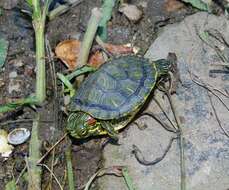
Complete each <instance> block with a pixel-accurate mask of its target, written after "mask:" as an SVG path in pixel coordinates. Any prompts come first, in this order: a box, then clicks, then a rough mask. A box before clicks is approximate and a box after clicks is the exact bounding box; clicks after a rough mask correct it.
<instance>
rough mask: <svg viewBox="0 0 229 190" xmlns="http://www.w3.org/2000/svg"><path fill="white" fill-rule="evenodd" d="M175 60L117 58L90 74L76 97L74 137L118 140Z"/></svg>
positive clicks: (72, 108)
mask: <svg viewBox="0 0 229 190" xmlns="http://www.w3.org/2000/svg"><path fill="white" fill-rule="evenodd" d="M170 68H171V61H169V60H166V59H160V60H157V61H150V60H148V59H145V58H142V57H137V56H123V57H119V58H114V59H112V60H111V61H108V62H107V63H105V64H104V65H102V66H101V67H100V68H99V69H98V70H97V71H96V72H94V73H92V74H90V75H89V76H88V77H87V78H86V79H85V81H83V82H82V84H81V86H80V87H79V89H78V90H77V93H76V95H75V96H74V97H73V99H72V102H71V105H70V111H72V113H71V114H70V116H69V118H68V124H67V130H68V131H69V133H70V134H71V136H73V137H75V138H77V139H82V138H87V137H89V136H97V135H103V134H109V135H110V136H111V137H113V138H114V137H116V134H117V131H118V130H119V129H121V128H123V127H125V126H126V125H127V124H128V123H129V122H130V121H131V119H133V117H134V116H135V115H136V113H137V112H138V111H139V109H140V108H141V107H142V105H143V104H144V102H145V101H146V99H147V98H148V96H149V95H150V93H151V92H152V90H153V88H154V87H155V84H156V82H157V81H158V79H159V78H160V77H161V76H162V75H165V74H167V73H168V71H169V70H170Z"/></svg>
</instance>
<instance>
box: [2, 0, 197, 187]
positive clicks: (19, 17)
mask: <svg viewBox="0 0 229 190" xmlns="http://www.w3.org/2000/svg"><path fill="white" fill-rule="evenodd" d="M129 2H130V3H132V4H135V5H138V6H139V7H140V9H142V10H143V13H144V14H143V17H142V19H141V20H140V21H139V22H137V23H133V22H131V21H129V20H128V19H127V18H126V17H125V16H124V15H123V14H121V13H120V12H118V7H116V8H115V9H114V11H113V16H112V20H111V22H110V23H109V28H108V31H109V38H108V41H109V42H111V43H114V42H115V44H126V43H132V44H133V45H134V46H137V47H139V48H140V54H142V55H143V54H144V53H145V52H146V50H147V49H148V47H149V46H150V44H152V42H153V41H154V39H155V38H156V37H157V34H158V33H159V32H160V29H161V28H162V27H163V26H165V25H167V24H170V23H174V22H179V21H181V20H182V19H183V18H184V17H185V16H187V15H189V14H192V13H193V12H194V11H193V9H192V8H190V7H189V6H187V5H184V6H183V7H182V8H180V9H179V10H175V11H171V12H169V11H166V8H165V6H166V3H167V1H166V0H161V1H158V0H145V1H141V0H133V1H129ZM100 6H101V1H99V0H95V1H91V0H84V1H82V2H81V3H80V4H79V5H77V6H75V7H72V8H71V9H70V10H69V11H68V12H66V13H65V14H63V15H61V16H59V17H57V18H55V19H54V20H52V21H50V22H47V28H46V34H47V38H48V40H49V42H50V44H51V47H52V49H54V48H55V46H56V45H57V44H58V43H59V42H61V41H63V40H66V39H72V38H80V39H82V37H83V34H84V31H85V28H86V27H87V21H88V19H89V16H90V10H91V9H92V8H93V7H100ZM24 8H25V4H24V1H18V2H17V4H15V5H14V6H13V7H10V9H3V10H2V16H0V26H1V27H0V36H4V37H5V38H6V39H8V40H9V42H10V46H9V51H8V56H7V59H6V63H5V67H4V70H3V71H2V72H1V73H0V81H3V83H4V84H3V85H1V86H0V97H1V98H0V104H3V103H5V102H9V101H12V100H14V99H18V98H23V97H26V96H28V95H31V94H32V93H34V91H35V76H36V73H35V68H36V66H35V46H34V31H33V27H32V24H31V19H30V16H29V15H26V14H25V13H23V12H22V11H21V10H22V9H24ZM55 67H56V71H58V72H65V71H66V68H65V66H64V65H63V64H62V63H61V61H59V60H55ZM12 72H16V73H17V74H16V76H14V77H12V75H11V74H10V73H12ZM61 107H63V94H62V91H61V84H60V83H59V82H58V91H57V95H56V96H55V90H54V87H53V86H52V77H51V73H50V69H49V66H48V65H47V100H46V101H45V103H44V106H43V107H42V108H40V109H42V116H41V120H42V125H41V126H40V139H41V140H42V142H43V147H42V154H44V153H45V152H46V151H47V149H48V148H49V147H50V146H51V145H53V144H54V143H55V142H56V141H57V140H58V139H60V138H61V136H62V135H63V134H64V132H65V130H64V126H65V121H66V115H65V114H64V112H62V111H61ZM35 112H36V111H35V110H34V108H31V107H26V108H23V109H19V110H15V111H14V112H12V113H7V114H4V115H0V122H1V125H0V128H4V129H6V130H7V131H10V130H12V129H14V128H17V127H26V128H28V129H31V127H32V123H31V122H21V123H19V122H15V123H10V124H7V123H6V124H4V123H5V122H8V121H15V120H19V119H20V120H21V119H33V118H34V116H35ZM3 124H4V125H3ZM101 139H102V138H98V139H91V140H90V141H87V142H81V143H78V142H75V141H74V140H73V139H67V140H65V141H63V142H62V143H60V144H59V145H58V146H57V147H56V149H55V152H54V156H53V157H52V156H51V155H50V156H49V157H47V158H46V159H45V161H44V162H45V163H46V164H47V165H49V166H50V163H51V161H52V159H53V160H54V163H55V164H54V173H55V175H56V176H57V178H58V179H59V180H60V183H61V184H66V183H67V180H66V162H65V150H66V148H67V146H68V145H69V144H70V142H72V143H73V145H72V149H73V151H72V154H73V155H72V159H73V166H74V173H75V178H76V179H75V181H76V187H77V189H80V187H82V185H83V184H85V183H86V182H87V181H88V179H89V177H90V176H91V175H93V174H94V173H95V172H96V171H97V170H98V168H99V167H101V166H102V161H103V159H102V150H101V145H100V144H101ZM25 156H28V143H25V144H23V145H20V146H17V147H15V149H14V152H13V154H12V156H11V157H10V158H9V159H8V160H6V161H4V160H3V159H2V158H1V160H0V189H4V185H5V183H6V182H8V181H9V180H10V179H12V178H13V176H14V177H15V178H16V179H17V177H18V175H19V174H20V172H21V171H22V169H23V168H24V166H25V162H24V157H25ZM49 179H50V174H49V173H48V172H46V171H44V172H43V177H42V184H43V189H45V187H47V185H48V182H49ZM20 186H21V189H26V186H25V182H23V180H21V182H20ZM65 188H66V189H67V185H65ZM53 189H58V186H57V184H56V182H54V181H53ZM95 189H96V187H95Z"/></svg>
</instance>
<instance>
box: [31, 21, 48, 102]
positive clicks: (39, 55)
mask: <svg viewBox="0 0 229 190" xmlns="http://www.w3.org/2000/svg"><path fill="white" fill-rule="evenodd" d="M33 23H34V30H35V40H36V65H37V73H36V98H37V102H38V103H39V104H41V103H42V102H44V100H45V97H46V80H45V78H46V76H45V75H46V72H45V59H44V58H45V42H44V22H43V20H42V19H41V18H39V19H37V20H34V22H33Z"/></svg>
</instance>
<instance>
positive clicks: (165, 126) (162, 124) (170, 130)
mask: <svg viewBox="0 0 229 190" xmlns="http://www.w3.org/2000/svg"><path fill="white" fill-rule="evenodd" d="M144 115H147V116H150V117H152V118H153V119H155V120H156V121H157V122H158V123H159V124H160V125H161V126H162V127H163V128H164V129H165V130H167V131H169V132H172V133H177V131H176V130H174V129H172V128H171V127H169V126H168V125H167V124H166V123H164V122H163V121H162V120H161V119H160V118H158V117H157V116H156V115H154V114H153V113H150V112H143V113H142V114H140V115H139V117H141V116H144Z"/></svg>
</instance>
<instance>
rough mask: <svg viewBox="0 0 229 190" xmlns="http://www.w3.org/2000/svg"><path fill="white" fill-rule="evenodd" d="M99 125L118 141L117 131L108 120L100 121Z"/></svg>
mask: <svg viewBox="0 0 229 190" xmlns="http://www.w3.org/2000/svg"><path fill="white" fill-rule="evenodd" d="M100 123H101V126H102V128H103V129H104V130H106V132H107V133H108V135H109V136H110V137H111V138H112V139H113V140H115V141H118V132H117V131H115V129H114V127H113V126H112V124H111V123H110V122H109V121H100Z"/></svg>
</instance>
